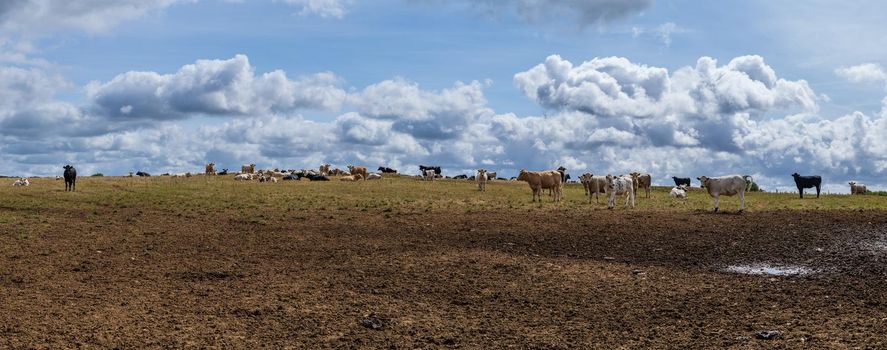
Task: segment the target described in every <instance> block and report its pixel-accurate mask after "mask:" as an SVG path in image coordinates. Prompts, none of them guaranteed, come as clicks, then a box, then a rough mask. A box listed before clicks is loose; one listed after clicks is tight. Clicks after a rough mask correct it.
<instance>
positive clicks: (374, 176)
mask: <svg viewBox="0 0 887 350" xmlns="http://www.w3.org/2000/svg"><path fill="white" fill-rule="evenodd" d="M381 179H382V174H377V173H369V174H367V180H381Z"/></svg>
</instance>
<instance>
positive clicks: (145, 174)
mask: <svg viewBox="0 0 887 350" xmlns="http://www.w3.org/2000/svg"><path fill="white" fill-rule="evenodd" d="M136 176H140V177H150V176H151V174H148V173H146V172H144V171H137V172H136Z"/></svg>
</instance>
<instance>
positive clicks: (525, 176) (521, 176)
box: [517, 169, 529, 181]
mask: <svg viewBox="0 0 887 350" xmlns="http://www.w3.org/2000/svg"><path fill="white" fill-rule="evenodd" d="M528 174H529V173H527V170H526V169H521V170H520V171H519V172H518V173H517V180H518V181H527V180H528Z"/></svg>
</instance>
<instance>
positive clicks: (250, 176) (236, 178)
mask: <svg viewBox="0 0 887 350" xmlns="http://www.w3.org/2000/svg"><path fill="white" fill-rule="evenodd" d="M252 179H253V174H237V175H234V181H249V180H252Z"/></svg>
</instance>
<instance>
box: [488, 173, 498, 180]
mask: <svg viewBox="0 0 887 350" xmlns="http://www.w3.org/2000/svg"><path fill="white" fill-rule="evenodd" d="M487 180H488V181H493V180H496V172H495V171H493V172H487Z"/></svg>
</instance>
